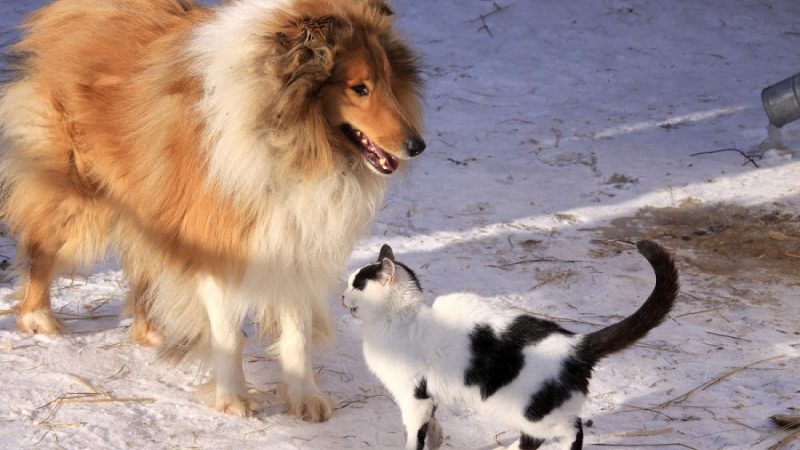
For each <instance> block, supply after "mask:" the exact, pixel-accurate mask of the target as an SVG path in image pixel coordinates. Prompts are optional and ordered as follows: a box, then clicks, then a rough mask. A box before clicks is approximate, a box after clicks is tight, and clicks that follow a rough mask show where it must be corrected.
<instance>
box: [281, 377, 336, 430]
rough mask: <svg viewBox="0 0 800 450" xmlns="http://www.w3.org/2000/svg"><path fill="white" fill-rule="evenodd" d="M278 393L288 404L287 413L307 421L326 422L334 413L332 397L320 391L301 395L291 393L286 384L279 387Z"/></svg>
mask: <svg viewBox="0 0 800 450" xmlns="http://www.w3.org/2000/svg"><path fill="white" fill-rule="evenodd" d="M278 393H279V394H280V395H281V396H282V397H284V398H285V399H286V403H287V404H288V407H287V411H286V413H287V414H289V415H290V416H295V417H299V418H300V419H303V420H305V421H306V422H326V421H328V419H330V418H331V415H333V406H332V405H331V401H330V399H328V397H327V396H326V395H325V394H323V393H322V392H319V391H310V392H303V393H301V395H289V392H288V390H287V388H286V385H285V384H282V385H280V386H279V387H278Z"/></svg>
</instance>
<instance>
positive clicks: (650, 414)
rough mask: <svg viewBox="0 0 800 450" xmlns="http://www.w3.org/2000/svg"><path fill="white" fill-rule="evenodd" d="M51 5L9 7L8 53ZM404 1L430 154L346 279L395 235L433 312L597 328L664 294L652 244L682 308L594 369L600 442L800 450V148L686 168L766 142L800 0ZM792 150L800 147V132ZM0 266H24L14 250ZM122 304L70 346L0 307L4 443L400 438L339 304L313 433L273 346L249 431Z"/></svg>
mask: <svg viewBox="0 0 800 450" xmlns="http://www.w3.org/2000/svg"><path fill="white" fill-rule="evenodd" d="M42 3H43V2H42V1H41V0H36V1H31V0H17V1H14V0H0V11H2V12H1V13H0V23H2V28H0V41H2V40H7V39H10V38H12V36H13V33H11V32H8V31H7V30H8V29H10V28H11V27H13V26H14V25H15V24H17V23H18V22H19V20H20V19H21V17H22V16H23V15H24V14H25V13H26V12H28V11H30V10H32V9H33V8H35V7H36V6H38V5H40V4H42ZM209 3H210V2H209ZM395 8H396V10H397V11H398V14H399V17H398V20H399V23H400V26H401V28H402V29H403V30H404V31H405V33H406V35H407V37H408V38H409V39H410V40H411V41H412V42H413V43H414V46H415V47H416V48H417V49H418V50H419V51H420V52H421V53H422V55H423V56H424V60H425V66H426V70H425V75H426V79H427V87H428V89H427V96H426V107H427V117H428V122H427V123H428V127H427V140H428V143H429V150H428V151H427V152H426V153H425V154H424V155H423V156H422V157H421V158H420V161H419V163H418V164H417V166H416V167H415V169H414V170H413V171H412V172H411V173H410V174H409V175H408V176H407V177H404V178H403V179H398V180H396V181H395V183H394V185H393V187H392V189H391V192H390V194H389V195H388V197H387V200H386V203H385V207H384V208H383V209H382V210H381V212H380V214H379V215H378V217H377V220H376V222H375V225H374V227H373V229H372V231H371V234H370V235H369V236H367V237H366V238H365V239H364V240H363V241H362V242H361V244H359V246H358V247H357V250H356V252H355V254H354V255H353V261H352V266H353V267H355V266H357V265H358V264H360V263H363V262H364V261H366V260H368V259H372V258H374V257H375V255H376V253H377V251H378V248H379V246H380V244H381V243H383V242H388V243H390V244H392V245H393V246H394V248H395V252H396V253H397V255H398V257H399V258H400V259H401V260H403V261H405V262H406V263H407V264H408V265H410V266H411V267H413V268H418V269H419V270H418V273H419V275H420V278H421V281H422V284H423V287H425V288H426V289H427V290H428V291H429V292H430V293H431V296H434V295H436V294H441V293H447V292H451V291H454V290H469V291H475V292H478V293H480V294H481V295H484V296H485V297H486V301H487V302H491V303H495V304H497V306H498V307H499V308H522V309H525V310H529V311H531V312H533V313H536V314H540V315H543V316H546V317H551V318H556V319H557V320H559V321H560V322H561V323H562V324H563V325H564V326H566V327H568V328H570V329H573V330H575V331H589V330H593V329H596V328H597V327H598V326H600V325H601V324H607V323H611V322H614V321H616V320H618V319H619V318H620V317H621V316H623V315H626V314H628V313H630V312H632V311H633V310H634V309H635V308H636V307H638V306H639V304H640V303H641V302H642V301H643V300H644V298H645V297H646V295H647V294H648V293H649V291H650V289H651V287H652V282H653V280H652V275H651V273H650V269H649V268H648V266H647V263H646V262H645V261H644V260H643V259H642V258H641V257H640V256H638V255H637V254H636V253H635V251H634V250H633V247H632V246H631V245H629V244H627V243H626V241H632V240H635V239H637V238H640V237H642V236H650V237H654V238H656V239H657V240H659V241H660V242H661V243H662V244H664V245H665V246H667V247H670V248H672V249H673V250H675V252H676V254H677V256H678V259H679V264H680V269H681V270H682V282H683V295H681V296H680V297H679V301H678V304H677V306H676V308H675V311H674V312H673V314H672V315H671V319H670V320H668V321H667V322H666V323H665V324H664V325H663V326H661V327H660V328H658V329H657V330H655V331H654V332H653V333H652V334H651V335H650V336H648V337H647V338H645V339H644V340H643V341H642V343H641V345H639V346H637V347H635V348H633V349H632V350H628V351H626V352H624V353H621V354H618V355H615V356H612V357H610V358H608V359H607V360H605V361H604V362H603V363H601V365H600V366H599V367H598V369H597V371H596V374H595V377H594V379H593V381H592V385H591V397H590V401H589V403H588V405H587V407H586V409H585V412H584V415H583V416H584V420H585V421H591V426H588V424H587V427H586V429H585V431H586V435H587V436H586V447H587V448H600V447H603V448H606V447H612V448H613V447H625V448H651V447H655V448H675V449H678V448H694V449H702V450H706V449H721V448H742V449H743V448H761V449H765V448H770V447H771V446H773V445H775V444H777V443H778V442H779V441H780V440H781V439H784V438H787V437H788V438H787V441H788V442H787V443H786V444H785V445H784V447H783V448H800V439H798V440H791V436H789V433H790V432H784V431H781V430H778V429H776V428H774V427H773V426H772V425H770V422H769V420H768V417H769V416H770V415H772V414H776V413H787V412H789V413H791V412H792V410H793V408H795V407H800V404H798V403H800V402H798V400H799V399H798V392H800V379H799V378H800V377H799V376H800V360H798V356H800V351H798V347H800V326H798V322H797V320H796V318H797V317H798V313H799V312H800V303H798V302H797V296H798V292H800V271H798V270H797V267H798V264H796V263H800V220H799V219H798V214H800V189H799V188H798V181H797V179H798V173H800V163H799V162H796V161H797V158H800V153H792V152H790V151H769V152H767V155H766V156H765V157H764V158H763V159H759V160H756V162H757V164H758V166H759V167H755V165H754V164H750V163H747V160H746V159H745V158H744V157H743V156H741V155H739V154H738V153H736V152H734V151H727V152H721V153H715V154H708V155H698V156H690V155H691V154H693V153H696V152H704V151H714V150H721V149H739V150H743V151H752V150H754V149H755V148H756V147H757V145H758V144H759V143H760V142H761V141H762V140H763V139H764V138H765V137H766V131H765V126H766V116H765V115H764V113H763V111H762V108H761V105H760V90H761V89H762V88H763V87H765V86H767V85H769V84H771V83H773V82H776V81H779V80H780V79H782V78H784V77H787V76H789V75H791V74H793V73H795V72H798V71H800V59H798V48H800V22H798V18H800V2H798V1H796V0H729V1H723V0H707V1H703V2H697V1H690V0H674V1H668V2H665V1H659V0H572V1H565V2H555V1H531V0H495V2H492V1H466V0H460V1H450V0H395ZM482 15H483V19H481V17H482ZM65 38H68V37H65ZM784 135H785V138H786V140H787V143H788V144H789V145H790V146H791V145H792V143H794V144H795V145H796V146H800V125H797V124H794V125H789V126H787V127H786V129H785V130H784ZM743 163H745V164H743ZM719 202H725V203H724V204H723V205H717V203H719ZM642 208H647V209H644V210H642ZM0 250H1V251H2V254H4V255H7V256H11V255H12V254H13V250H14V246H13V242H11V241H8V240H5V241H3V243H2V247H1V248H0ZM343 275H344V274H343ZM10 291H11V288H10V284H9V283H8V282H6V283H4V284H2V286H1V287H0V294H8V293H9V292H10ZM125 291H126V286H125V281H124V279H123V278H122V276H121V274H120V273H119V271H118V270H117V269H116V268H115V266H114V264H113V263H110V264H108V265H107V266H105V267H100V268H98V270H97V271H96V272H95V273H93V274H92V275H90V276H88V277H75V278H74V279H72V280H62V281H61V282H59V283H58V284H57V286H56V287H54V291H53V295H54V299H55V300H54V301H55V303H56V306H57V308H58V310H60V311H61V312H62V318H63V319H65V320H66V322H67V324H68V326H69V328H70V329H71V330H72V331H73V332H72V334H70V335H69V336H66V337H63V338H56V339H47V338H42V337H38V336H36V337H31V336H21V335H19V334H17V333H16V332H15V331H14V318H13V315H11V314H10V308H11V307H12V306H13V301H12V300H11V299H7V300H0V386H2V388H0V447H2V448H14V449H17V448H38V447H46V448H59V447H63V448H70V449H79V448H97V449H100V448H102V449H106V448H136V449H138V448H215V449H216V448H230V449H240V448H270V449H298V448H304V449H350V448H371V449H376V448H377V449H383V448H396V447H398V446H399V445H400V443H401V442H402V440H403V438H402V427H401V424H400V417H399V413H398V410H397V408H396V407H395V406H394V405H393V403H392V401H391V400H390V399H389V398H388V397H387V396H386V393H385V391H384V390H383V389H382V388H381V386H380V384H379V383H378V381H377V380H376V379H374V378H373V377H372V376H371V375H370V374H369V373H368V371H367V369H366V367H365V365H364V362H363V359H362V356H361V351H360V337H359V324H358V323H357V322H356V321H355V320H354V319H352V318H351V317H350V316H349V315H347V314H346V312H345V311H344V310H343V309H342V308H341V307H340V306H339V305H338V302H337V301H336V300H335V299H331V304H332V305H334V306H333V313H334V315H335V316H336V319H337V325H338V333H337V337H338V341H337V344H336V347H335V348H334V349H332V350H330V351H327V352H322V353H320V355H319V357H318V358H317V359H316V367H317V368H318V370H317V372H318V377H319V383H320V385H321V387H322V389H323V390H325V391H327V392H329V393H330V395H331V396H332V397H333V398H334V399H335V400H336V402H337V404H338V406H337V410H336V412H335V414H334V416H333V418H332V419H331V421H330V422H328V423H325V424H307V423H303V422H300V421H298V420H295V419H293V418H289V417H286V416H284V415H283V414H282V412H283V409H284V405H283V404H281V402H280V401H279V400H278V399H277V398H276V396H275V395H274V388H275V386H276V382H277V381H278V380H279V369H278V367H277V363H276V362H275V361H272V360H269V359H267V358H265V357H264V351H263V349H264V347H265V346H266V344H267V343H265V342H258V341H257V340H256V339H253V338H251V339H250V340H249V341H248V345H247V348H246V352H245V353H246V358H245V370H246V372H247V376H248V379H249V381H250V382H251V383H252V386H253V389H256V390H257V396H258V397H259V398H260V399H262V400H263V401H264V403H265V405H266V408H265V410H264V411H263V412H262V413H261V414H259V415H258V416H257V417H255V418H252V419H239V418H234V417H228V416H226V415H222V414H219V413H216V412H214V411H212V410H211V409H209V408H207V407H205V406H203V405H202V404H201V402H200V400H198V398H197V395H196V394H195V391H196V389H197V386H198V385H199V384H201V383H202V382H203V381H204V374H203V373H202V372H201V371H199V369H198V368H197V367H196V366H193V365H181V366H178V367H173V366H171V365H169V364H167V363H164V362H161V361H159V360H158V359H157V358H156V355H155V354H154V352H153V351H151V350H148V349H143V348H139V347H136V346H134V345H132V344H131V343H129V341H128V339H127V329H126V325H128V324H129V321H127V320H122V321H120V320H119V319H118V318H117V314H118V313H120V311H121V305H122V298H123V297H124V295H125ZM251 336H252V333H251ZM687 393H688V395H685V396H684V395H683V394H687ZM439 416H440V422H441V423H442V425H443V426H444V429H445V434H446V436H447V441H446V443H445V445H446V447H445V448H452V449H489V448H493V447H494V446H496V445H497V444H496V443H495V441H496V440H499V441H500V442H503V443H508V442H510V441H511V440H513V439H514V438H515V432H514V430H508V429H503V428H502V427H499V426H497V425H495V424H492V423H489V422H487V421H485V420H483V419H481V418H480V417H478V416H476V415H475V414H474V413H473V412H472V411H470V410H466V409H463V408H442V409H440V413H439Z"/></svg>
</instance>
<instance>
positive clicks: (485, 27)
mask: <svg viewBox="0 0 800 450" xmlns="http://www.w3.org/2000/svg"><path fill="white" fill-rule="evenodd" d="M492 5H494V10H492V11H490V12H488V13H486V14H481V15H480V16H478V17H477V18H476V19H472V20H470V23H472V22H478V21H480V22H481V26H480V28H478V30H477V31H481V30H486V34H488V35H489V37H490V38H494V34H492V30H491V29H489V25H488V24H487V23H486V18H487V17H489V16H492V15H494V14H497V13H499V12H500V11H502V10H504V9H508V6H500V5H498V4H497V2H492Z"/></svg>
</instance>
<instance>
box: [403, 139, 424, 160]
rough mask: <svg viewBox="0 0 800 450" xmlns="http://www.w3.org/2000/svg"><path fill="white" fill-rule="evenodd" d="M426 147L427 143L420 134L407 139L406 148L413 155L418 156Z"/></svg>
mask: <svg viewBox="0 0 800 450" xmlns="http://www.w3.org/2000/svg"><path fill="white" fill-rule="evenodd" d="M425 147H427V144H425V141H423V140H422V138H421V137H419V136H412V137H410V138H408V139H406V150H407V151H408V154H409V155H411V156H417V155H419V154H420V153H422V152H424V151H425Z"/></svg>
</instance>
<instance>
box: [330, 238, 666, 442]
mask: <svg viewBox="0 0 800 450" xmlns="http://www.w3.org/2000/svg"><path fill="white" fill-rule="evenodd" d="M637 248H638V250H639V252H640V253H641V254H642V255H643V256H644V257H645V258H646V259H647V260H648V261H649V262H650V264H651V266H652V268H653V271H654V273H655V275H656V285H655V287H654V289H653V291H652V293H651V294H650V296H649V297H648V298H647V300H646V301H645V302H644V304H643V305H642V306H641V307H640V308H639V309H638V310H637V311H636V312H634V313H633V314H632V315H630V316H628V317H627V318H625V319H623V320H622V321H620V322H618V323H615V324H612V325H609V326H607V327H605V328H603V329H601V330H598V331H594V332H592V333H589V334H585V335H581V334H574V333H571V332H570V331H568V330H565V329H563V328H561V327H560V326H558V325H557V324H555V323H552V322H549V321H545V320H540V319H536V318H535V317H532V316H530V315H526V314H522V313H520V312H519V311H513V310H508V309H498V308H492V307H491V306H490V305H488V304H487V302H486V301H484V300H483V299H481V298H480V297H478V296H476V295H473V294H466V293H459V294H450V295H444V296H440V297H438V298H437V299H436V300H435V301H434V302H433V305H432V306H428V304H427V302H426V300H425V298H424V296H423V294H422V290H421V288H420V286H419V281H418V280H417V278H416V275H415V274H414V273H413V272H412V271H411V270H410V269H409V268H408V267H406V266H405V265H403V264H402V263H400V262H398V261H397V260H395V259H394V255H393V253H392V250H391V248H390V247H389V246H388V245H384V247H383V248H382V249H381V254H380V256H379V258H378V262H376V263H373V264H370V265H367V266H364V267H362V268H361V269H359V270H357V271H356V272H354V273H353V275H351V276H350V280H349V282H348V288H347V290H346V291H345V293H344V295H343V296H342V302H343V304H344V305H345V307H347V308H349V309H350V311H351V313H352V314H353V315H354V316H356V317H359V318H361V319H362V320H363V335H364V357H365V359H366V361H367V364H368V365H369V367H370V369H371V370H372V371H373V372H374V373H375V375H377V376H378V378H380V379H381V381H382V382H383V384H384V385H385V386H386V388H387V389H388V390H389V392H391V394H392V396H393V397H394V398H395V400H396V402H397V404H398V406H400V411H401V414H402V418H403V423H404V425H405V428H406V433H407V439H406V449H408V450H414V449H416V450H422V449H423V448H424V446H425V444H426V443H427V446H428V448H429V449H435V448H437V447H438V445H440V444H441V428H440V427H439V425H438V423H437V422H436V420H435V419H434V415H433V414H434V412H435V408H436V405H437V404H439V403H443V404H452V403H461V404H464V405H467V406H469V407H472V408H474V409H475V410H477V411H478V412H480V413H482V414H483V415H485V416H487V417H490V418H494V419H496V420H497V421H498V422H500V423H502V424H503V425H504V426H506V427H514V428H516V429H517V430H519V431H521V433H522V434H521V436H520V439H519V440H517V441H516V442H515V443H514V444H513V445H512V446H511V448H512V449H522V450H535V449H539V450H542V449H544V448H551V449H570V450H576V449H580V448H582V445H583V430H582V426H581V419H580V416H579V414H580V411H581V407H582V406H583V404H584V402H585V401H586V395H587V393H588V389H589V379H590V378H591V373H592V368H593V367H594V365H595V364H596V363H597V362H598V361H599V360H600V359H602V358H604V357H606V356H608V355H610V354H613V353H615V352H618V351H620V350H623V349H625V348H627V347H629V346H630V345H632V344H633V343H635V342H636V341H638V340H639V339H641V338H642V337H644V336H645V335H646V334H647V333H648V332H649V331H650V330H651V329H653V328H654V327H656V326H658V324H660V323H661V322H662V321H663V320H664V318H665V317H666V315H667V314H668V313H669V311H670V310H671V308H672V306H673V304H674V301H675V297H676V296H677V293H678V290H679V282H678V272H677V270H676V269H675V264H674V262H673V260H672V257H671V256H670V254H669V252H667V251H666V250H665V249H664V248H662V247H661V246H659V245H658V244H656V243H654V242H652V241H641V242H639V243H637Z"/></svg>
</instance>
